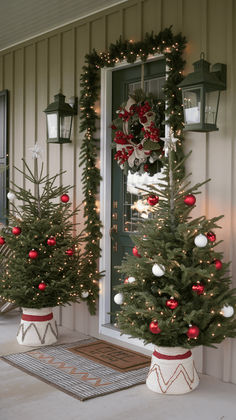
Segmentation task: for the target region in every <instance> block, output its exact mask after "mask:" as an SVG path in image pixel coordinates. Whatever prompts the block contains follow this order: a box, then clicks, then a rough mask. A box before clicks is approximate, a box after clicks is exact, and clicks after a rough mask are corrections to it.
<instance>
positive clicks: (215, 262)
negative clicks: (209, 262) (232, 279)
mask: <svg viewBox="0 0 236 420" xmlns="http://www.w3.org/2000/svg"><path fill="white" fill-rule="evenodd" d="M214 264H215V268H216V270H221V269H222V265H223V264H222V262H221V261H220V260H214Z"/></svg>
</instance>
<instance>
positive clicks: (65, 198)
mask: <svg viewBox="0 0 236 420" xmlns="http://www.w3.org/2000/svg"><path fill="white" fill-rule="evenodd" d="M69 199H70V197H69V195H68V194H63V195H62V196H61V201H62V203H68V201H69Z"/></svg>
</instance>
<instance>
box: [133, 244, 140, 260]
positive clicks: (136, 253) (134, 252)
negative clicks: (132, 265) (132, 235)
mask: <svg viewBox="0 0 236 420" xmlns="http://www.w3.org/2000/svg"><path fill="white" fill-rule="evenodd" d="M132 252H133V255H134V256H135V257H138V258H141V255H140V254H139V253H138V250H137V248H136V246H134V247H133V249H132Z"/></svg>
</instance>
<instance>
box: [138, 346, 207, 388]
mask: <svg viewBox="0 0 236 420" xmlns="http://www.w3.org/2000/svg"><path fill="white" fill-rule="evenodd" d="M146 384H147V387H148V388H149V389H150V390H151V391H153V392H157V393H159V394H186V393H188V392H190V391H193V390H194V389H195V388H196V387H197V386H198V384H199V377H198V374H197V371H196V368H195V365H194V361H193V356H192V352H191V350H187V349H184V348H182V347H155V350H154V352H153V354H152V360H151V366H150V370H149V373H148V376H147V380H146Z"/></svg>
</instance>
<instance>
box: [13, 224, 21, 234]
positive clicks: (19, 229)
mask: <svg viewBox="0 0 236 420" xmlns="http://www.w3.org/2000/svg"><path fill="white" fill-rule="evenodd" d="M11 231H12V233H13V235H16V236H18V235H20V234H21V228H20V227H19V226H15V227H13V228H12V230H11Z"/></svg>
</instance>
